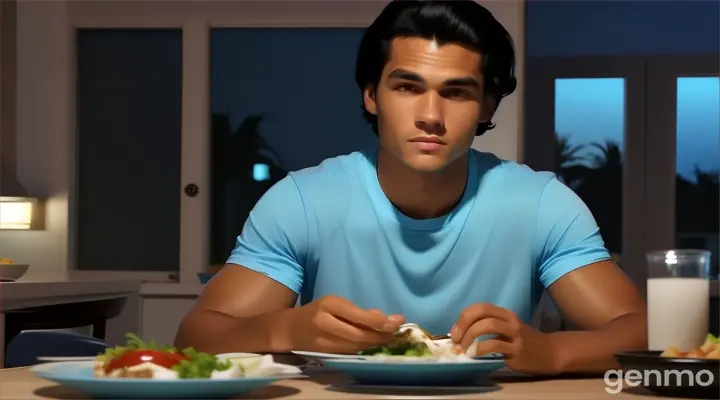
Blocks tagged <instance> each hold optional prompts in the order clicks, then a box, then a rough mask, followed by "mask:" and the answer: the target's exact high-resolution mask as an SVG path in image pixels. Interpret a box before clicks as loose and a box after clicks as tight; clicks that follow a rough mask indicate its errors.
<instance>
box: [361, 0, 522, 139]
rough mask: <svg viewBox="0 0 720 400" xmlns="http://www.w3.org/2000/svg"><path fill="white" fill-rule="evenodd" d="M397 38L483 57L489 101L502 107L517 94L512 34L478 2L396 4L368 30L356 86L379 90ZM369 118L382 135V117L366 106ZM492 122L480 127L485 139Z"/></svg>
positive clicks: (400, 0) (396, 1) (397, 1)
mask: <svg viewBox="0 0 720 400" xmlns="http://www.w3.org/2000/svg"><path fill="white" fill-rule="evenodd" d="M397 37H418V38H424V39H428V40H436V41H437V42H438V44H440V45H443V44H446V43H454V44H459V45H462V46H464V47H467V48H470V49H473V50H475V51H477V52H479V53H480V55H481V60H482V65H481V66H480V71H481V73H482V76H483V79H484V90H485V93H484V94H485V96H486V97H487V96H490V97H491V98H493V99H494V101H495V102H496V104H495V106H496V109H497V105H499V103H500V100H502V98H503V97H505V96H508V95H509V94H511V93H512V92H514V91H515V87H516V86H517V80H516V79H515V49H514V45H513V41H512V38H511V37H510V34H509V33H508V32H507V31H506V30H505V28H504V27H503V26H502V25H501V24H500V22H498V21H497V20H496V19H495V17H493V15H492V14H491V13H490V11H488V10H487V9H485V8H484V7H483V6H481V5H480V4H478V3H476V2H475V1H473V0H450V1H432V0H425V1H423V0H412V1H409V0H393V1H392V2H390V4H388V5H387V6H386V7H385V9H384V10H383V11H382V12H381V13H380V15H379V16H378V17H377V19H375V22H373V23H372V25H370V27H368V29H367V30H366V31H365V35H364V37H363V39H362V42H361V43H360V49H359V51H358V56H357V61H356V64H355V82H357V85H358V86H359V87H360V91H361V93H363V92H364V91H365V89H366V88H367V87H369V86H370V87H374V88H376V87H377V85H378V83H379V82H380V76H381V74H382V71H383V68H384V67H385V64H386V63H387V62H388V57H389V52H390V42H391V41H392V40H393V39H394V38H397ZM363 112H364V115H365V119H367V120H368V121H369V122H370V123H371V124H372V127H373V130H374V131H375V134H378V122H377V116H375V115H373V114H371V113H369V112H367V110H365V107H363ZM494 127H495V124H493V123H492V121H491V120H488V121H487V122H486V123H481V124H479V125H478V127H477V132H476V135H477V136H480V135H482V134H483V133H485V132H486V131H488V130H490V129H493V128H494Z"/></svg>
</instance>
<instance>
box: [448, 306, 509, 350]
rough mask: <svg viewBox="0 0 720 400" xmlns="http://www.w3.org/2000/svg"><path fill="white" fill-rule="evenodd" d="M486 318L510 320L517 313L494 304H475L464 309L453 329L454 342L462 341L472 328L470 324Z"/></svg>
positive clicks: (451, 332) (451, 333) (451, 335)
mask: <svg viewBox="0 0 720 400" xmlns="http://www.w3.org/2000/svg"><path fill="white" fill-rule="evenodd" d="M485 318H496V319H499V320H503V321H508V322H510V321H511V320H512V319H513V318H515V315H514V314H513V313H512V312H511V311H509V310H506V309H504V308H501V307H498V306H495V305H493V304H488V303H479V304H474V305H472V306H470V307H468V308H466V309H465V310H463V312H462V314H460V317H459V318H458V320H457V322H456V323H455V326H453V328H452V329H451V331H450V337H451V338H452V340H453V342H455V343H460V342H462V341H463V338H464V337H465V334H466V333H467V330H468V329H470V326H471V325H472V324H474V323H475V322H477V321H480V320H482V319H485Z"/></svg>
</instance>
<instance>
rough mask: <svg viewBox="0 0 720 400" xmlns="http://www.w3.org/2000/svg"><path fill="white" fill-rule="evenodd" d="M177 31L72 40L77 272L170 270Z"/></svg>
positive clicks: (175, 262) (81, 33) (175, 225)
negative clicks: (74, 56) (74, 51)
mask: <svg viewBox="0 0 720 400" xmlns="http://www.w3.org/2000/svg"><path fill="white" fill-rule="evenodd" d="M181 91H182V31H181V30H180V29H79V30H78V31H77V117H76V121H77V167H76V170H77V184H76V185H77V186H76V196H77V197H76V199H77V217H76V218H77V219H76V224H77V225H76V227H75V229H76V240H77V242H76V260H77V267H78V269H80V270H83V269H90V270H114V271H127V270H132V271H177V270H178V268H179V265H180V263H179V258H180V218H179V217H180V196H179V194H178V193H180V187H181V183H180V156H181V139H182V138H181V125H180V124H181V118H180V116H181V106H182V104H181Z"/></svg>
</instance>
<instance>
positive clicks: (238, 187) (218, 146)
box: [210, 114, 287, 264]
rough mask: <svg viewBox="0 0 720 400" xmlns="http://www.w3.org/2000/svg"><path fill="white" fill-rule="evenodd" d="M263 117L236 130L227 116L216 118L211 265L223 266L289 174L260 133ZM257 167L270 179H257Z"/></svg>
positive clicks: (254, 117) (257, 116)
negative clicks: (254, 214)
mask: <svg viewBox="0 0 720 400" xmlns="http://www.w3.org/2000/svg"><path fill="white" fill-rule="evenodd" d="M264 119H265V115H264V114H254V115H249V116H248V117H246V118H245V119H244V120H243V121H242V122H241V123H240V125H239V126H238V127H237V129H235V130H233V129H232V125H231V123H230V118H229V116H228V115H227V114H216V115H213V119H212V151H213V152H212V159H211V164H212V165H211V182H212V196H211V197H212V200H211V215H212V216H211V220H212V223H211V237H212V239H211V244H210V247H211V249H210V252H211V264H222V263H224V261H225V260H226V259H227V257H228V256H229V254H230V251H231V250H232V249H233V247H234V245H235V239H236V238H237V236H238V235H239V234H240V233H241V232H242V228H243V226H244V225H245V221H246V220H247V217H248V215H249V214H250V211H251V210H252V208H253V207H254V206H255V203H257V201H258V200H260V198H261V197H262V195H263V194H265V192H266V191H267V190H268V189H269V188H270V187H271V186H272V185H274V184H275V183H276V182H278V181H279V180H280V179H282V178H284V177H285V176H286V175H287V170H285V169H284V168H283V166H282V159H281V158H280V155H279V154H278V153H277V152H276V151H275V150H274V149H273V148H272V147H271V146H270V145H269V143H268V142H267V140H266V139H265V138H264V137H263V136H262V135H261V134H260V125H261V123H262V121H263V120H264ZM257 165H262V166H265V167H267V169H268V173H269V177H268V179H256V177H255V176H254V170H255V168H256V166H257Z"/></svg>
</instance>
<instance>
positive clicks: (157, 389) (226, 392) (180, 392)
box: [32, 361, 304, 399]
mask: <svg viewBox="0 0 720 400" xmlns="http://www.w3.org/2000/svg"><path fill="white" fill-rule="evenodd" d="M32 371H33V372H34V373H35V374H36V375H38V376H39V377H41V378H44V379H47V380H50V381H53V382H56V383H59V384H61V385H65V386H67V387H70V388H72V389H75V390H78V391H81V392H83V393H85V394H87V395H89V396H91V397H94V398H101V399H120V398H122V399H158V398H173V399H189V398H193V399H201V398H202V399H212V398H215V399H220V398H226V399H227V398H231V397H235V396H240V395H243V394H247V393H249V392H252V391H254V390H256V389H259V388H261V387H263V386H266V385H269V384H271V383H273V382H276V381H279V380H282V379H288V378H301V377H304V376H302V375H275V376H262V377H250V378H228V379H178V380H158V379H111V378H96V377H94V376H93V362H92V361H67V362H54V363H47V364H39V365H36V366H35V367H33V368H32Z"/></svg>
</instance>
